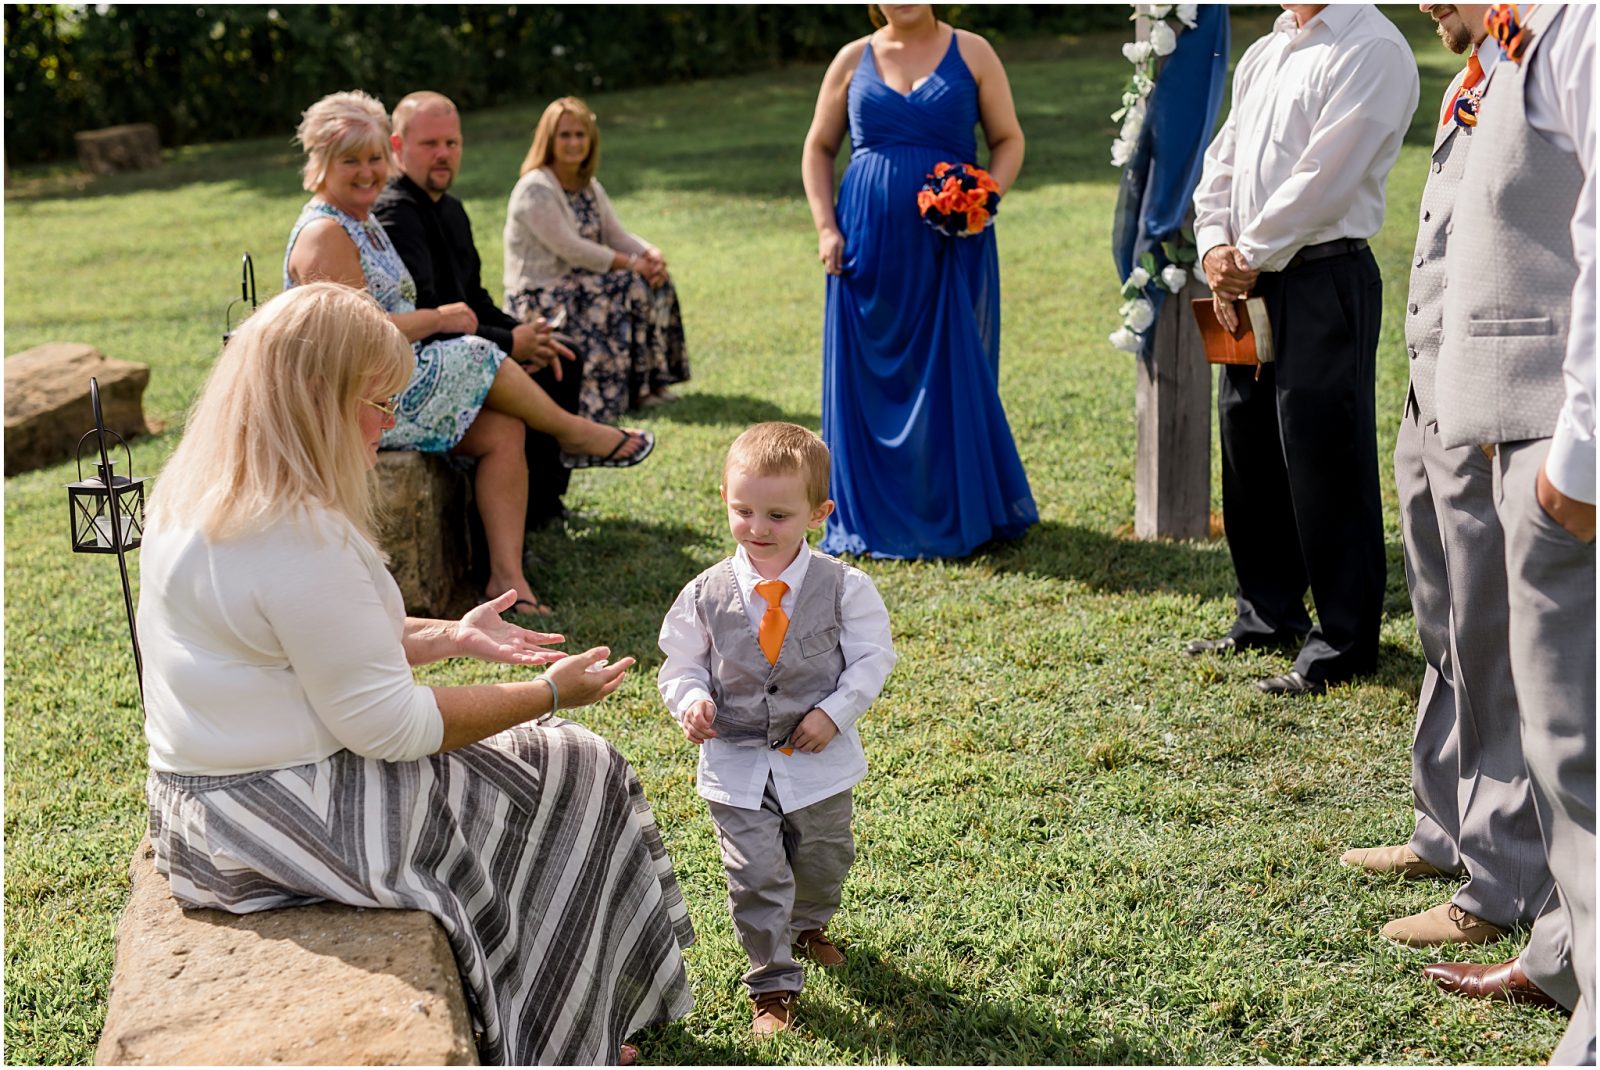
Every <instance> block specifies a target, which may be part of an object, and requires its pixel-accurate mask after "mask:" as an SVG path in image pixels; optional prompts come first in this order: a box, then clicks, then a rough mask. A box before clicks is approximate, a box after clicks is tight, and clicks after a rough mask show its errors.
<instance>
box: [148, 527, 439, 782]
mask: <svg viewBox="0 0 1600 1070" xmlns="http://www.w3.org/2000/svg"><path fill="white" fill-rule="evenodd" d="M140 565H141V568H140V591H139V614H138V622H139V641H140V645H141V648H142V650H143V654H144V694H145V712H146V720H145V735H146V737H147V738H148V740H149V743H150V750H149V759H150V767H151V768H152V769H155V770H158V771H161V772H169V773H181V774H187V775H196V776H204V775H221V774H228V773H247V772H253V771H256V770H261V769H283V768H287V767H289V766H294V765H304V764H307V763H310V762H317V761H321V760H322V759H323V758H326V757H328V756H329V755H330V754H333V753H335V752H336V751H338V750H341V749H344V748H348V749H350V750H352V751H354V752H356V753H357V754H361V755H365V756H368V757H374V758H380V759H386V760H389V761H410V760H413V759H416V758H420V757H422V756H423V755H426V754H431V753H433V752H434V751H436V750H438V749H439V745H440V744H441V743H442V742H443V740H444V721H443V719H442V718H441V716H440V714H439V705H438V702H437V701H436V700H435V698H434V695H433V691H432V690H431V689H430V688H427V687H422V686H419V685H418V684H417V683H416V681H415V680H414V679H413V678H412V675H411V666H410V665H409V664H408V663H407V662H406V656H405V650H404V647H403V646H402V638H403V635H404V631H405V604H404V601H403V600H402V598H401V596H400V589H399V587H397V586H396V585H395V582H394V578H393V577H392V576H390V575H389V572H388V570H387V569H385V568H384V566H383V562H382V560H381V559H380V558H379V556H378V553H377V551H376V550H375V549H374V548H373V547H372V545H371V544H370V543H368V542H367V541H366V540H365V539H364V538H362V537H361V536H360V535H359V534H357V532H356V531H355V529H354V528H353V527H351V525H350V523H349V522H348V521H347V520H345V519H344V518H342V517H340V516H338V515H337V514H334V513H331V512H328V511H325V510H316V511H314V512H313V513H312V514H311V515H310V516H309V517H306V516H302V517H300V518H298V519H294V520H284V521H281V522H279V523H277V524H274V525H273V526H272V527H270V528H268V529H266V530H263V531H259V532H256V533H253V534H250V535H245V536H241V537H238V538H234V539H228V540H225V541H222V542H218V543H212V542H208V541H207V540H206V539H205V538H204V537H203V536H201V535H200V534H199V533H198V532H196V531H192V530H187V529H184V528H167V527H161V526H158V527H156V528H155V529H154V530H151V531H150V532H148V533H147V534H146V536H145V540H144V545H143V548H142V549H141V550H140Z"/></svg>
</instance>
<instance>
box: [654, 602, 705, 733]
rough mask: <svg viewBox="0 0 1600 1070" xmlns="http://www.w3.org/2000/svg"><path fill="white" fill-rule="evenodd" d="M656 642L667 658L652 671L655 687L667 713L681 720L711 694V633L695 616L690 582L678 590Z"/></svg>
mask: <svg viewBox="0 0 1600 1070" xmlns="http://www.w3.org/2000/svg"><path fill="white" fill-rule="evenodd" d="M657 641H658V643H659V644H660V646H661V652H662V653H663V654H665V655H666V656H667V660H666V661H664V662H662V663H661V671H660V672H659V673H657V674H656V686H657V687H658V688H659V689H660V691H661V697H662V699H663V700H664V701H665V702H666V704H667V712H668V713H670V714H672V716H673V717H674V718H676V719H677V720H679V721H680V722H681V721H682V720H683V711H684V710H686V709H688V708H689V706H690V705H692V704H693V703H695V702H698V701H700V700H701V699H709V698H710V697H711V636H709V635H707V634H706V632H705V629H703V628H701V627H700V621H699V620H698V619H697V617H696V616H695V611H694V583H693V582H691V583H690V584H689V585H688V586H686V587H685V588H684V589H683V590H682V591H680V592H678V597H677V599H676V600H675V601H674V602H673V603H672V608H671V609H669V610H667V615H666V617H665V619H663V620H662V622H661V636H660V638H659V639H658V640H657Z"/></svg>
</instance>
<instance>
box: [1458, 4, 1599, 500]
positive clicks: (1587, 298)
mask: <svg viewBox="0 0 1600 1070" xmlns="http://www.w3.org/2000/svg"><path fill="white" fill-rule="evenodd" d="M1521 6H1522V9H1523V10H1524V11H1526V10H1527V9H1528V7H1530V6H1531V5H1527V4H1524V5H1521ZM1557 29H1558V32H1557V33H1556V35H1555V36H1554V37H1552V38H1551V39H1550V41H1549V43H1548V44H1545V45H1542V46H1541V47H1540V48H1539V49H1538V50H1537V51H1535V52H1534V54H1533V58H1532V63H1533V66H1532V67H1531V68H1529V71H1528V81H1527V87H1528V88H1527V97H1526V99H1525V100H1524V102H1523V104H1524V107H1525V109H1526V111H1527V116H1528V124H1529V125H1530V126H1532V127H1533V128H1534V129H1535V130H1537V131H1539V133H1541V134H1543V135H1544V136H1545V137H1546V138H1548V139H1549V141H1550V143H1551V144H1552V145H1554V146H1555V147H1556V148H1558V149H1561V150H1562V151H1564V152H1571V153H1575V154H1576V155H1577V157H1578V166H1579V167H1581V168H1583V188H1582V189H1581V190H1580V191H1579V193H1578V205H1577V208H1576V209H1575V210H1574V212H1573V215H1572V253H1573V257H1574V259H1575V260H1576V261H1577V263H1576V264H1575V265H1574V270H1575V273H1576V274H1575V277H1574V279H1573V283H1572V321H1571V324H1570V326H1569V327H1568V330H1567V355H1566V359H1565V361H1564V362H1563V364H1562V368H1561V370H1562V376H1563V378H1564V379H1565V381H1566V387H1567V399H1566V401H1565V402H1564V403H1563V404H1562V406H1561V415H1560V416H1559V417H1557V419H1556V431H1555V435H1554V437H1553V438H1552V439H1551V442H1550V453H1549V454H1548V455H1547V456H1546V457H1545V462H1544V471H1545V475H1546V476H1547V477H1549V479H1550V482H1551V483H1553V484H1555V488H1556V489H1557V490H1559V491H1560V492H1561V493H1562V494H1565V495H1566V496H1567V497H1569V498H1576V499H1578V500H1579V501H1582V502H1589V503H1590V504H1593V503H1594V500H1595V427H1594V394H1595V343H1596V337H1595V326H1594V316H1595V263H1594V215H1595V191H1594V171H1595V166H1594V165H1595V160H1594V154H1595V138H1594V50H1595V31H1594V8H1592V7H1590V6H1588V5H1586V4H1569V5H1568V6H1567V13H1566V14H1565V15H1564V16H1562V19H1561V25H1560V26H1559V27H1558V28H1557ZM1492 92H1493V88H1492V83H1491V85H1490V87H1488V88H1486V90H1485V93H1484V99H1485V100H1488V99H1489V97H1490V94H1491V93H1492Z"/></svg>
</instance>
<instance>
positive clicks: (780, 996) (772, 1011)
mask: <svg viewBox="0 0 1600 1070" xmlns="http://www.w3.org/2000/svg"><path fill="white" fill-rule="evenodd" d="M799 994H800V993H798V992H757V993H754V994H753V995H751V997H750V1002H751V1003H752V1004H754V1005H755V1018H754V1019H753V1020H752V1021H751V1022H750V1032H752V1033H754V1034H755V1035H756V1036H758V1037H770V1036H772V1035H773V1034H775V1033H783V1032H786V1031H788V1029H789V1027H790V1026H792V1025H794V1019H795V1012H794V998H795V997H796V996H798V995H799Z"/></svg>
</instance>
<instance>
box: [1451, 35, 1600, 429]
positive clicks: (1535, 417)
mask: <svg viewBox="0 0 1600 1070" xmlns="http://www.w3.org/2000/svg"><path fill="white" fill-rule="evenodd" d="M1565 10H1566V9H1565V7H1564V6H1563V5H1559V4H1554V5H1552V4H1540V5H1539V6H1538V7H1537V8H1535V9H1534V11H1533V13H1532V14H1531V15H1530V16H1528V21H1527V27H1528V29H1529V30H1530V31H1531V32H1532V33H1533V41H1532V43H1531V44H1530V45H1529V47H1528V51H1527V53H1526V54H1525V55H1524V56H1523V57H1522V62H1521V64H1517V63H1513V62H1512V61H1511V60H1510V59H1508V58H1505V57H1502V58H1501V59H1500V61H1499V62H1498V63H1496V64H1495V67H1494V70H1493V71H1491V72H1490V75H1489V80H1488V82H1487V83H1486V85H1487V89H1486V92H1485V93H1484V98H1483V105H1482V107H1481V108H1480V109H1479V118H1478V127H1477V130H1476V131H1475V132H1474V134H1473V137H1472V142H1473V144H1472V154H1471V157H1470V158H1469V159H1468V160H1467V168H1466V173H1465V174H1464V175H1463V176H1462V179H1461V187H1460V191H1459V192H1460V196H1458V197H1457V199H1456V210H1455V223H1454V227H1453V230H1452V232H1451V235H1450V248H1449V254H1448V261H1449V264H1448V271H1449V276H1450V286H1449V288H1448V289H1446V290H1445V299H1444V335H1445V346H1444V349H1443V351H1442V352H1441V353H1440V355H1439V367H1438V387H1437V397H1436V403H1437V406H1438V420H1439V439H1440V441H1441V442H1442V443H1443V444H1444V445H1445V446H1447V447H1453V446H1466V445H1478V444H1485V443H1500V442H1520V441H1523V440H1525V439H1532V438H1548V437H1550V435H1551V434H1553V433H1554V432H1555V427H1556V417H1557V416H1558V415H1559V414H1560V412H1561V405H1562V403H1563V402H1564V401H1565V400H1566V389H1565V386H1564V385H1563V383H1562V379H1561V364H1562V360H1563V358H1564V357H1565V356H1566V352H1567V329H1568V324H1569V323H1570V321H1571V311H1572V309H1571V306H1572V283H1573V279H1574V277H1575V276H1576V274H1577V262H1576V260H1575V259H1574V258H1573V253H1572V230H1571V227H1572V213H1573V209H1574V208H1575V207H1577V203H1578V192H1579V189H1580V187H1581V186H1582V184H1583V169H1582V168H1581V167H1579V166H1578V158H1577V157H1576V156H1575V155H1574V154H1573V153H1570V152H1562V151H1561V150H1560V149H1557V148H1556V147H1555V146H1554V145H1552V144H1550V142H1549V141H1547V140H1545V138H1544V136H1543V135H1542V134H1540V133H1539V132H1538V131H1536V130H1534V129H1533V127H1532V126H1530V125H1528V117H1527V111H1526V98H1525V96H1524V94H1525V93H1526V90H1527V81H1528V71H1529V69H1530V68H1531V67H1532V65H1533V63H1534V62H1535V57H1537V56H1538V55H1539V52H1540V46H1541V45H1542V44H1544V42H1545V41H1546V40H1547V39H1548V38H1549V37H1550V36H1551V35H1552V34H1555V33H1559V32H1560V26H1561V15H1562V12H1563V11H1565Z"/></svg>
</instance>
